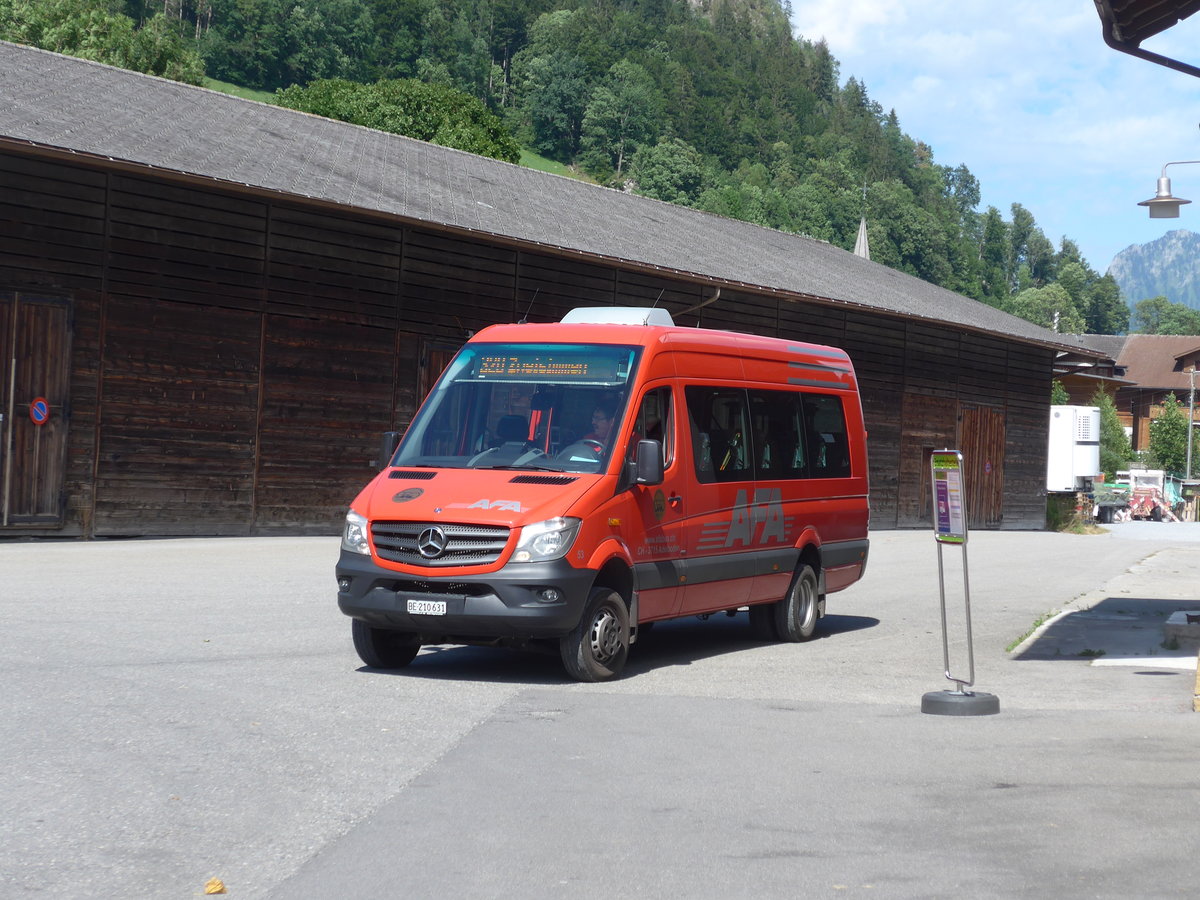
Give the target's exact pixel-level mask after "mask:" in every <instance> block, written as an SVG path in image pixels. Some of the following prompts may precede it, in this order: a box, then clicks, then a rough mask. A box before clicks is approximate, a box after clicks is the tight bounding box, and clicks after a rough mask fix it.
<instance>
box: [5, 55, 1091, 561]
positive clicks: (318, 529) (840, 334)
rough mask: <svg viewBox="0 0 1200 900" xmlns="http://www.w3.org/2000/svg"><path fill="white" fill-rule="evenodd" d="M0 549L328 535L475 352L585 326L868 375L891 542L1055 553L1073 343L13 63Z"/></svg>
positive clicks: (724, 224)
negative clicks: (1048, 460) (1049, 499)
mask: <svg viewBox="0 0 1200 900" xmlns="http://www.w3.org/2000/svg"><path fill="white" fill-rule="evenodd" d="M0 101H2V102H0V359H3V360H5V363H4V365H3V366H2V367H0V403H2V404H3V406H2V408H0V412H2V413H3V415H4V419H3V422H2V423H0V536H29V535H53V536H83V537H99V536H108V535H114V536H115V535H181V534H227V535H229V534H271V533H332V532H334V531H335V530H336V529H337V527H338V524H339V522H340V521H341V518H342V515H343V513H344V510H345V507H346V505H347V504H348V503H349V501H350V500H351V499H352V498H353V496H354V494H355V492H356V491H357V490H358V488H359V487H360V486H361V485H362V484H363V483H364V482H365V481H366V480H367V479H368V478H369V477H370V475H371V471H372V470H371V464H370V461H371V459H372V457H373V455H374V453H375V449H376V447H377V443H378V435H379V434H380V433H381V432H383V431H386V430H393V429H399V430H402V429H403V428H404V427H405V426H406V425H407V423H408V422H409V421H410V419H411V417H412V415H413V413H414V411H415V408H416V406H417V404H418V402H419V399H420V397H421V396H422V394H423V392H424V391H425V390H426V389H427V388H428V387H429V386H430V385H431V383H432V381H433V379H434V378H436V376H437V374H438V373H439V372H440V370H441V367H442V366H443V365H444V363H445V362H446V360H447V359H448V358H449V356H450V354H452V353H453V352H454V351H455V350H456V349H457V348H458V347H459V346H460V345H461V343H462V342H463V341H464V340H465V339H466V338H467V337H468V336H469V335H470V334H472V333H473V332H475V331H477V330H479V329H480V328H483V327H484V326H486V325H488V324H490V323H494V322H507V321H515V320H517V319H520V318H522V317H527V318H529V319H530V320H540V321H549V320H557V319H559V318H561V316H562V315H563V313H565V312H566V311H567V310H569V309H570V308H572V307H576V306H586V305H610V304H611V305H622V306H628V305H633V306H647V305H652V304H654V303H656V302H657V303H658V305H660V306H663V307H666V308H667V309H668V310H669V311H670V312H671V313H672V314H673V316H674V317H675V319H676V321H677V322H680V323H681V324H685V325H695V326H699V327H705V328H729V329H734V330H740V331H748V332H753V333H759V334H772V335H782V336H785V337H791V338H793V339H798V340H807V341H814V342H818V343H828V344H834V345H837V346H841V347H844V348H845V349H846V350H847V351H848V352H849V353H850V355H851V357H852V358H853V360H854V363H855V366H856V368H857V371H858V375H859V381H860V385H861V391H862V394H863V398H864V405H865V409H866V416H867V425H868V428H869V431H870V454H871V460H870V473H871V494H872V526H873V527H875V528H877V529H878V528H895V527H917V526H922V525H926V524H928V522H929V518H930V512H929V507H930V503H929V496H928V477H929V476H928V462H927V461H928V455H929V453H930V452H931V451H932V450H934V449H938V448H943V447H947V446H949V447H958V448H961V449H962V450H963V452H964V455H965V458H966V471H967V486H968V503H969V513H970V521H971V522H972V524H973V525H974V526H976V527H987V528H1001V527H1002V528H1041V527H1043V525H1044V511H1045V496H1044V488H1043V485H1044V478H1045V448H1046V437H1047V428H1048V402H1049V391H1050V382H1051V379H1052V377H1053V374H1054V364H1055V360H1056V359H1057V358H1058V357H1059V355H1060V354H1062V353H1073V354H1077V355H1078V354H1082V355H1083V357H1085V358H1088V356H1089V354H1091V355H1092V356H1095V357H1097V358H1098V357H1099V354H1096V353H1094V352H1093V351H1089V350H1087V349H1086V348H1081V347H1079V346H1078V345H1076V344H1075V343H1074V342H1072V341H1070V340H1069V339H1068V338H1066V337H1065V336H1063V335H1059V334H1055V333H1053V332H1050V331H1047V330H1045V329H1042V328H1038V327H1037V326H1034V325H1032V324H1030V323H1028V322H1025V321H1023V320H1021V319H1018V318H1015V317H1012V316H1009V315H1007V314H1005V313H1002V312H1000V311H998V310H996V309H993V308H991V307H988V306H986V305H982V304H979V303H976V302H974V301H972V300H970V299H967V298H965V297H962V296H960V295H957V294H954V293H952V292H950V291H946V290H943V289H941V288H938V287H935V286H934V285H931V284H928V283H926V282H924V281H921V280H919V279H916V278H912V277H909V276H907V275H904V274H902V273H900V272H897V271H894V270H892V269H888V268H886V267H884V266H881V265H878V264H875V263H872V262H870V261H869V260H866V259H862V258H860V257H857V256H855V255H853V254H851V253H847V252H845V251H843V250H840V249H838V248H837V247H833V246H831V245H829V244H826V243H822V242H820V241H816V240H812V239H809V238H805V237H801V236H798V235H792V234H784V233H781V232H777V231H772V230H768V229H764V228H760V227H757V226H754V225H750V224H747V223H745V222H738V221H733V220H730V219H725V218H721V217H718V216H713V215H708V214H705V213H701V212H697V211H694V210H689V209H685V208H683V207H678V206H674V205H671V204H666V203H660V202H657V201H653V200H649V199H646V198H642V197H637V196H633V195H628V194H624V193H621V192H619V191H613V190H608V189H605V188H601V187H596V186H592V185H587V184H583V183H580V182H577V181H574V180H571V179H567V178H560V177H556V176H552V175H546V174H543V173H540V172H536V171H533V170H530V169H524V168H520V167H518V166H512V165H508V164H506V163H502V162H497V161H495V160H491V159H484V158H480V157H476V156H472V155H470V154H466V153H461V152H458V151H455V150H448V149H446V148H443V147H437V146H433V145H430V144H425V143H421V142H419V141H414V140H410V139H408V138H404V137H398V136H396V135H390V134H383V133H380V132H376V131H371V130H369V129H365V128H360V127H357V126H354V125H348V124H345V123H341V122H334V121H330V120H327V119H322V118H319V117H315V116H311V115H307V114H304V113H299V112H295V111H292V110H287V109H282V108H279V107H275V106H271V105H266V104H261V103H254V102H251V101H247V100H242V99H239V98H235V97H230V96H226V95H223V94H219V93H216V92H213V91H208V90H204V89H202V88H195V87H191V86H188V85H184V84H178V83H175V82H171V81H166V80H162V79H158V78H153V77H149V76H145V75H140V74H136V73H133V72H127V71H123V70H119V69H114V68H110V67H107V66H103V65H99V64H97V63H93V62H88V61H84V60H79V59H73V58H69V57H65V56H60V55H56V54H52V53H47V52H44V51H40V50H35V49H30V48H27V47H21V46H17V45H13V44H4V43H0Z"/></svg>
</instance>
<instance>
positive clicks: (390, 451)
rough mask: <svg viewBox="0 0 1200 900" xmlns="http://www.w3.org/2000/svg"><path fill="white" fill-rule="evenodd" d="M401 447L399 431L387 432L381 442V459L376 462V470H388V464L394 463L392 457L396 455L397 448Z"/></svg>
mask: <svg viewBox="0 0 1200 900" xmlns="http://www.w3.org/2000/svg"><path fill="white" fill-rule="evenodd" d="M399 446H400V432H399V431H385V432H384V433H383V440H381V441H380V442H379V458H378V459H377V460H375V468H377V469H386V468H387V467H388V463H390V462H391V461H392V457H393V456H395V454H396V448H397V447H399Z"/></svg>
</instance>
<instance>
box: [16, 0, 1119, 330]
mask: <svg viewBox="0 0 1200 900" xmlns="http://www.w3.org/2000/svg"><path fill="white" fill-rule="evenodd" d="M784 3H785V4H786V0H784ZM0 37H4V38H6V39H9V40H17V41H21V42H23V43H30V44H34V45H37V46H42V47H45V48H46V49H53V50H58V51H59V52H66V53H73V54H75V55H78V56H85V57H89V58H92V59H98V60H101V61H104V62H111V63H113V64H116V65H121V66H124V67H127V68H133V69H138V70H140V71H148V72H152V73H154V74H160V75H165V76H166V77H172V78H178V79H179V80H183V81H190V82H192V83H202V82H203V79H204V77H208V78H213V79H219V80H222V81H226V82H231V83H233V84H236V85H241V86H244V87H251V88H257V89H261V90H268V91H278V95H277V97H278V99H279V102H284V103H286V104H287V105H289V106H296V107H298V108H305V109H310V110H313V109H314V108H319V110H320V111H321V112H322V113H323V114H326V115H334V116H335V117H340V118H347V119H352V118H353V115H359V116H360V118H361V116H362V114H363V112H362V105H363V99H364V98H368V99H369V98H376V99H378V98H380V97H382V98H385V102H388V103H392V104H393V106H392V107H389V108H388V111H387V112H388V114H387V115H382V114H379V113H378V112H373V113H371V115H372V116H373V118H371V117H370V116H368V120H369V121H370V122H376V121H397V122H401V123H402V122H403V121H404V120H406V119H407V120H412V119H414V118H421V117H420V116H414V115H411V114H409V113H408V112H406V111H405V109H404V108H402V106H401V105H402V104H403V103H406V102H407V103H416V102H418V100H412V99H411V98H419V102H420V103H422V104H424V106H423V107H422V109H424V110H426V111H427V110H428V109H429V108H430V104H433V105H437V106H441V105H445V106H446V107H447V108H448V107H450V106H455V108H456V109H459V110H462V111H463V112H462V113H461V114H462V115H470V116H473V117H475V120H476V121H478V122H480V123H483V124H482V125H481V127H485V128H487V129H489V131H488V134H489V137H488V138H487V141H488V142H493V143H494V144H495V146H496V147H497V148H498V149H496V150H495V151H491V150H489V149H488V148H487V147H484V148H483V149H477V148H473V147H471V148H467V149H472V150H473V151H474V152H485V153H488V154H489V155H494V156H497V157H499V158H505V159H510V160H511V159H513V158H515V152H516V151H515V149H514V147H515V146H516V144H519V145H521V146H524V147H528V148H530V149H531V150H533V151H535V152H536V153H538V154H541V155H543V156H547V157H550V158H551V159H554V160H557V161H559V162H561V163H564V164H567V165H570V166H572V167H574V168H575V169H576V170H577V171H579V172H580V173H582V174H585V175H586V176H587V177H590V178H592V179H594V180H596V181H597V182H599V183H601V184H605V185H608V186H610V187H613V188H615V189H619V190H627V191H634V192H636V193H639V194H643V195H645V196H649V197H654V198H657V199H660V200H664V201H668V202H672V203H680V204H684V205H687V206H691V207H694V208H696V209H700V210H705V211H708V212H712V213H717V214H720V215H725V216H730V217H733V218H737V219H742V220H746V221H750V222H754V223H757V224H760V225H764V226H767V227H771V228H777V229H781V230H784V231H790V232H795V233H799V234H805V235H808V236H811V237H814V238H818V239H821V240H825V241H829V242H831V243H834V244H836V245H838V246H841V247H843V248H846V249H850V248H852V247H853V246H854V242H855V237H856V233H857V230H858V224H859V220H860V218H861V217H863V216H865V217H866V220H867V223H868V231H869V238H870V248H871V258H872V259H873V260H875V261H877V262H880V263H883V264H885V265H888V266H891V267H893V268H896V269H899V270H901V271H904V272H907V273H909V274H912V275H915V276H917V277H919V278H923V279H925V280H927V281H930V282H933V283H935V284H938V285H941V286H943V287H946V288H948V289H950V290H953V291H957V292H959V293H962V294H965V295H967V296H969V297H973V298H975V299H977V300H981V301H983V302H985V303H989V304H991V305H993V306H997V307H1000V308H1003V309H1005V310H1008V311H1010V312H1013V313H1015V314H1016V315H1019V316H1022V317H1023V318H1026V319H1029V320H1030V321H1034V322H1037V323H1038V324H1041V325H1044V326H1046V327H1049V328H1053V329H1055V330H1057V331H1060V332H1069V333H1079V332H1092V333H1108V334H1116V333H1121V332H1124V331H1125V330H1126V329H1127V328H1128V326H1129V308H1128V306H1127V305H1126V303H1125V302H1124V300H1123V299H1122V297H1121V294H1120V290H1119V288H1118V287H1117V285H1116V282H1115V281H1114V280H1113V279H1112V278H1111V277H1109V276H1107V275H1105V276H1101V275H1100V274H1099V273H1097V272H1096V271H1095V270H1094V269H1093V268H1092V267H1091V266H1090V265H1089V264H1088V262H1087V261H1086V260H1084V259H1083V258H1082V257H1081V255H1080V252H1079V249H1078V247H1077V245H1076V244H1075V243H1074V242H1073V241H1071V240H1070V239H1068V238H1065V237H1064V238H1063V239H1062V240H1061V241H1060V243H1059V244H1058V245H1057V246H1055V245H1054V244H1053V243H1052V242H1051V241H1050V240H1049V239H1048V238H1047V237H1046V235H1045V234H1044V233H1043V231H1042V230H1041V228H1039V227H1038V225H1037V222H1036V221H1035V219H1034V216H1033V215H1032V214H1031V213H1030V212H1029V210H1028V209H1027V208H1026V207H1024V206H1022V205H1021V204H1019V203H1014V204H1013V205H1012V206H1011V208H1010V209H1009V210H1008V212H1007V214H1005V213H1003V212H1001V211H1000V210H998V209H996V208H995V207H988V208H986V209H982V210H981V209H980V185H979V182H978V180H977V179H976V178H975V176H974V175H972V173H971V171H970V170H969V169H968V168H967V166H966V165H964V164H955V165H948V164H943V163H941V162H940V161H939V160H937V159H936V157H935V153H934V150H933V148H931V147H929V146H928V145H926V144H924V143H922V142H921V141H920V140H918V139H915V138H913V137H910V136H909V135H907V134H906V133H905V132H904V131H903V129H902V127H901V123H900V119H899V117H898V115H897V113H896V111H895V110H884V109H883V108H882V107H881V106H880V104H878V103H876V102H875V101H874V100H872V99H871V97H870V95H869V93H868V90H867V87H866V85H864V84H862V83H861V82H860V81H859V80H857V79H856V78H854V77H853V76H851V77H848V78H847V79H846V80H845V81H844V82H843V81H842V77H841V76H842V73H841V72H840V66H839V63H838V61H837V59H836V58H835V57H834V56H833V54H832V53H831V51H830V48H829V47H828V46H826V45H825V44H824V43H823V42H820V41H816V42H814V41H808V40H805V39H803V38H798V37H796V36H794V35H793V34H792V32H791V28H790V25H789V22H788V9H787V7H786V5H781V3H780V0H0ZM359 85H362V86H366V85H370V86H372V87H371V88H370V89H360V88H359V87H358V86H359ZM459 95H467V97H466V98H462V99H459V100H452V99H451V98H452V97H456V96H459ZM331 98H332V99H331ZM338 98H341V99H338ZM352 98H356V99H352ZM406 98H409V99H406ZM430 98H432V99H430ZM439 98H441V99H439ZM469 98H473V100H472V101H471V103H474V104H475V105H474V106H472V105H471V103H467V102H466V101H467V99H469ZM372 102H376V101H375V100H372ZM319 104H324V105H319ZM397 104H401V105H397ZM339 105H340V106H345V107H350V106H355V107H357V109H356V110H350V109H347V110H346V114H345V115H344V116H343V115H339V114H338V112H339V108H340V106H339ZM392 110H398V112H397V113H396V114H395V115H392V114H391V111H392ZM451 114H452V115H458V114H459V113H457V112H452V113H451ZM485 114H486V115H487V116H488V119H487V120H485V119H484V118H482V117H483V116H484V115H485ZM423 115H424V114H423ZM389 117H390V118H389ZM493 117H494V119H493ZM424 118H426V119H428V118H430V117H429V116H428V115H424ZM493 121H494V123H495V124H494V125H493V124H488V123H489V122H493ZM438 127H439V125H438V123H437V122H429V123H427V130H428V134H422V133H413V132H411V131H405V130H404V126H403V124H401V125H400V126H399V127H397V128H396V129H395V130H398V131H402V132H403V133H412V134H413V136H417V137H424V138H425V139H428V140H435V141H439V138H438V137H437V136H436V135H437V131H438ZM442 130H443V131H451V130H453V129H445V128H443V129H442ZM513 139H515V142H516V144H513V143H511V141H512V140H513ZM439 142H441V141H439ZM485 143H486V142H485ZM481 146H483V145H482V144H481Z"/></svg>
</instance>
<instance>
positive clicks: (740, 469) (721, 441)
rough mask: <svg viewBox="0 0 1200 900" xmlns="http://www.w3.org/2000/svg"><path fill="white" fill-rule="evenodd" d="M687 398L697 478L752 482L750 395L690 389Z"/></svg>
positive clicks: (715, 389)
mask: <svg viewBox="0 0 1200 900" xmlns="http://www.w3.org/2000/svg"><path fill="white" fill-rule="evenodd" d="M684 395H685V397H686V399H687V406H688V422H689V425H690V427H691V433H692V454H693V461H694V463H695V466H696V478H697V479H699V480H700V481H701V482H702V483H708V482H712V481H748V480H750V479H751V478H752V477H753V469H752V468H751V455H750V454H751V447H750V436H751V435H750V422H749V414H748V411H747V409H746V392H745V391H743V390H740V389H737V388H705V387H687V388H685V389H684Z"/></svg>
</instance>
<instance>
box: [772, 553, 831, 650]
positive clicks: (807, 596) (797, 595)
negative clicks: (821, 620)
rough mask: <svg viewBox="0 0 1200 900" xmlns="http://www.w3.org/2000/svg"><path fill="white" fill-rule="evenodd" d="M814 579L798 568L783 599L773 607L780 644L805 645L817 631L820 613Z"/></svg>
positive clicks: (808, 568)
mask: <svg viewBox="0 0 1200 900" xmlns="http://www.w3.org/2000/svg"><path fill="white" fill-rule="evenodd" d="M819 603H820V595H819V594H818V593H817V576H816V575H815V574H814V573H813V570H812V567H811V566H801V567H800V569H799V571H797V572H796V575H795V577H794V578H793V579H792V584H791V587H789V588H788V592H787V593H786V594H785V595H784V597H783V599H782V600H780V601H779V602H777V603H775V604H774V608H775V631H776V633H777V634H778V636H779V640H781V641H791V642H796V641H807V640H808V639H809V638H810V637H812V636H813V633H814V632H815V631H816V630H817V618H818V616H819V612H820V605H819Z"/></svg>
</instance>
